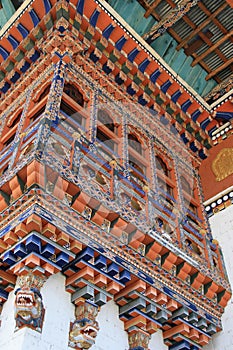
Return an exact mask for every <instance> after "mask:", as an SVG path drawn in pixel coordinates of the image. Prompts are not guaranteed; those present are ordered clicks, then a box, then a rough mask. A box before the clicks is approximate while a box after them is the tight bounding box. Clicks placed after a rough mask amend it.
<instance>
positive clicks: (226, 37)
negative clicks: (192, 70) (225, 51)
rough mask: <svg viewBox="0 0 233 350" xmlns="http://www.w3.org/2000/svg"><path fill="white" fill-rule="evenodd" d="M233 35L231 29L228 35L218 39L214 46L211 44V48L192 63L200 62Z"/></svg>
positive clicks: (193, 64)
mask: <svg viewBox="0 0 233 350" xmlns="http://www.w3.org/2000/svg"><path fill="white" fill-rule="evenodd" d="M231 35H233V30H231V31H230V32H229V33H228V34H227V35H225V36H224V37H222V38H221V39H220V40H219V41H217V42H216V43H215V44H214V45H213V46H211V47H210V48H209V49H207V50H206V51H205V52H203V54H201V55H200V56H198V57H197V58H196V59H195V60H194V61H193V62H192V64H191V66H192V67H194V66H195V65H196V64H197V63H199V62H200V61H201V60H203V58H205V57H206V56H208V55H209V54H210V53H211V52H213V51H214V50H215V49H216V48H218V47H219V46H220V45H222V44H223V43H224V42H225V41H226V40H227V39H228V38H229V37H230V36H231Z"/></svg>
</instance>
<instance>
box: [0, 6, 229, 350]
mask: <svg viewBox="0 0 233 350" xmlns="http://www.w3.org/2000/svg"><path fill="white" fill-rule="evenodd" d="M36 1H37V0H35V2H36ZM88 1H89V2H90V3H91V4H92V5H93V6H94V7H96V4H97V1H93V0H87V2H88ZM51 3H53V5H54V8H53V10H52V11H51V12H50V9H47V15H45V16H44V18H43V19H42V22H41V26H40V28H38V27H37V28H35V29H33V35H30V36H29V35H27V38H26V36H25V40H23V41H22V43H21V46H20V51H19V50H18V51H17V52H15V53H13V52H10V53H9V55H8V56H9V57H8V56H7V57H6V59H5V63H4V64H3V69H4V74H6V76H7V77H8V78H9V79H8V78H7V77H5V76H4V82H3V83H2V84H3V87H2V86H1V87H2V88H3V90H2V91H3V93H4V95H5V96H4V99H3V98H2V99H1V106H3V107H4V109H6V114H4V115H2V118H3V117H4V118H5V119H6V123H9V122H10V121H11V120H12V115H11V114H12V111H13V112H14V113H17V111H16V108H15V107H11V104H12V105H14V103H15V104H16V103H17V105H18V106H19V107H20V106H21V107H22V106H23V105H24V109H23V111H22V115H21V119H20V122H19V124H18V126H17V128H16V136H15V139H14V141H13V143H10V141H9V143H10V144H9V145H7V143H5V144H4V143H3V144H2V146H4V147H5V149H3V151H2V153H1V158H0V159H1V161H2V164H3V168H2V171H3V174H2V176H1V178H0V191H1V192H0V204H1V207H0V210H1V211H2V221H1V223H0V254H1V256H0V257H1V259H2V260H1V261H2V266H3V269H4V272H5V273H6V275H4V276H3V281H4V283H3V288H2V292H1V293H2V294H4V293H5V294H4V295H5V299H7V295H8V293H9V292H10V291H11V290H12V288H13V287H14V285H15V283H16V281H15V280H14V276H15V275H20V276H19V279H18V281H17V283H18V282H19V284H20V287H21V290H19V291H17V294H16V304H15V305H16V313H15V318H16V326H17V328H22V327H24V326H27V327H30V328H32V329H34V330H38V331H41V329H42V323H43V303H42V296H41V294H40V287H41V286H42V285H40V283H39V282H38V283H37V282H36V281H37V279H36V278H37V277H36V276H41V275H44V276H46V277H48V276H50V275H52V274H55V273H57V272H62V273H63V274H64V275H65V276H66V283H65V285H66V290H67V291H68V292H70V293H71V301H72V302H73V303H74V304H75V305H76V311H75V320H74V322H72V324H71V328H70V333H69V345H70V346H71V347H73V348H76V349H89V348H91V346H92V345H93V344H94V343H95V338H96V336H97V331H98V324H97V323H96V316H97V312H98V307H100V306H102V305H104V304H105V303H106V302H107V301H108V300H110V299H114V300H115V302H116V303H117V304H118V305H119V317H120V319H121V320H123V322H124V326H125V330H127V332H128V334H129V349H130V350H136V349H137V350H138V349H145V350H147V349H148V346H149V340H150V335H151V334H153V333H154V332H155V331H156V330H157V328H161V329H162V331H163V336H164V341H165V343H166V344H167V345H168V346H169V347H170V349H173V348H174V349H175V346H176V345H177V344H178V346H179V344H181V345H182V342H183V344H185V342H187V344H188V345H187V348H188V346H189V348H190V349H192V348H193V349H199V348H201V346H203V345H205V344H206V343H207V342H208V340H209V338H210V336H211V335H212V334H213V333H215V332H216V331H218V330H220V329H221V314H222V312H223V307H224V306H225V304H226V302H227V300H228V299H229V298H230V287H229V284H228V282H227V280H226V278H225V275H223V273H219V271H217V272H216V271H214V270H215V269H214V264H212V263H211V264H210V263H209V264H208V260H210V259H213V258H215V259H216V260H217V264H220V260H219V255H220V253H219V252H220V251H219V250H218V247H216V249H213V247H212V246H211V245H210V244H209V241H207V238H208V237H207V234H206V230H207V229H208V227H206V222H204V223H203V222H201V221H200V218H201V216H202V215H203V210H202V213H201V214H200V213H198V215H196V217H194V214H193V216H192V215H191V213H186V211H185V200H184V199H185V198H183V197H184V196H183V188H182V184H181V182H179V179H180V176H181V175H182V174H183V173H185V174H186V175H187V176H188V177H189V178H190V181H193V182H194V183H195V186H194V187H195V191H196V192H195V193H196V197H195V198H194V202H195V203H196V202H197V206H198V205H199V201H200V200H201V198H200V197H201V194H200V192H199V191H198V189H197V187H198V186H199V183H198V182H197V181H196V172H195V171H193V170H192V168H193V167H198V166H199V162H200V161H199V160H198V155H197V153H198V152H199V155H200V157H203V154H204V153H205V151H204V149H205V146H204V139H203V138H202V137H201V138H199V140H198V141H197V140H196V139H195V137H194V136H193V133H197V131H198V128H199V127H198V126H197V124H195V123H194V122H190V120H189V119H190V117H189V116H188V115H186V114H185V113H181V116H180V118H181V119H182V120H183V122H184V124H183V126H181V124H180V123H179V121H178V120H176V121H175V122H174V118H173V116H172V115H171V114H172V113H173V112H171V110H172V111H173V109H174V115H175V116H177V113H178V111H179V109H180V108H181V106H182V104H180V103H178V104H176V106H173V105H172V104H169V106H168V102H169V101H168V95H166V94H165V93H164V92H161V91H160V87H161V86H160V84H159V83H158V82H156V79H155V77H150V76H149V74H148V73H147V72H146V68H147V65H152V64H154V63H153V62H152V61H148V62H147V65H145V67H144V66H143V67H144V68H142V66H141V65H140V63H139V65H137V67H138V66H139V67H140V68H139V70H137V71H136V64H135V63H134V58H135V57H136V56H135V57H134V55H133V54H132V53H130V52H129V53H127V55H124V53H125V51H124V50H122V48H121V47H120V46H119V45H120V44H119V43H118V44H117V45H116V46H117V47H115V43H114V42H113V41H111V42H110V41H109V42H108V41H107V40H104V39H103V38H101V36H103V37H104V38H105V39H106V37H105V35H102V34H103V32H104V30H105V29H104V28H102V29H100V28H99V23H98V18H99V14H100V13H102V15H103V16H108V14H107V12H105V13H104V12H103V11H102V8H101V7H97V8H95V11H96V12H94V13H95V16H93V17H91V18H90V23H88V18H89V16H90V13H89V14H87V13H85V11H86V6H85V7H83V6H81V5H80V4H81V2H78V4H76V3H74V1H73V0H71V1H69V2H67V1H63V0H59V1H57V2H55V1H53V0H51ZM76 5H77V6H76ZM90 12H91V11H90ZM18 20H19V21H20V19H18ZM103 23H104V21H103ZM42 28H43V29H42ZM28 34H29V33H28ZM97 43H98V45H97ZM37 44H39V47H40V49H38V46H37ZM110 44H111V45H110ZM132 44H134V41H133V39H132ZM21 51H22V52H23V54H21ZM140 51H141V48H139V47H138V53H137V52H136V54H140ZM12 54H14V55H15V56H14V57H15V60H16V62H17V63H16V65H17V67H18V69H19V70H20V69H21V70H25V64H26V62H28V64H29V66H30V68H29V67H28V69H26V70H25V71H24V73H25V72H26V71H27V74H25V76H23V75H24V74H23V75H22V74H21V73H20V75H19V77H18V76H17V79H16V77H15V73H14V70H15V67H14V60H12V57H11V55H12ZM130 60H131V63H130V64H129V61H130ZM139 61H140V60H139ZM122 67H124V69H123V68H122ZM150 69H152V67H151V68H150ZM127 70H128V71H127ZM151 71H153V69H152V70H151ZM152 75H153V74H152ZM7 79H8V80H9V81H11V82H13V83H14V86H13V85H12V84H11V87H10V84H9V83H8V84H9V89H8V85H5V84H6V83H7V81H6V80H7ZM151 79H152V80H153V82H152V81H151V82H150V80H151ZM173 83H174V82H173ZM13 87H14V88H15V92H14V91H13V90H14V89H13ZM67 87H69V88H70V87H72V89H71V90H69V88H67ZM25 88H26V89H25ZM153 88H154V91H153ZM68 90H69V91H68ZM126 91H127V93H126ZM46 93H47V95H46ZM78 94H79V97H80V96H81V100H78V99H76V98H77V95H78ZM187 98H188V97H187ZM75 99H76V100H75ZM155 100H156V101H157V103H156V105H154V104H155V102H154V101H155ZM14 101H15V102H14ZM188 103H189V102H188ZM195 103H196V102H195ZM159 105H160V107H159ZM67 106H68V107H67ZM41 107H44V109H43V108H42V109H40V108H41ZM148 107H151V108H150V110H149V108H148ZM62 108H63V109H64V110H63V109H62ZM172 108H173V109H172ZM41 110H43V112H42V114H41V115H39V116H38V115H37V114H36V113H37V112H38V111H41ZM101 110H102V111H103V110H104V111H106V112H107V113H109V117H111V118H112V120H113V122H112V123H110V124H109V123H108V122H107V123H102V124H101V123H100V120H98V112H99V113H100V111H101ZM70 111H71V112H70ZM170 113H171V114H170ZM175 118H176V117H175ZM202 118H203V120H204V119H205V115H203V116H202ZM80 120H81V122H80ZM82 122H83V124H82ZM183 122H182V123H183ZM177 123H178V124H179V125H178V124H177ZM84 124H85V125H84ZM100 124H101V125H100ZM2 125H3V124H2ZM98 128H99V129H98ZM116 129H117V132H118V133H117V136H116V138H115V139H114V137H113V139H114V141H116V143H117V145H118V146H119V148H118V153H117V152H115V148H114V150H113V149H112V152H111V150H110V153H109V147H107V146H106V145H107V142H106V144H104V141H103V140H104V138H103V140H102V141H103V142H102V143H103V144H102V143H101V141H100V140H97V135H98V133H99V134H100V132H103V133H104V132H105V131H106V135H105V134H104V137H106V138H107V140H109V138H110V137H109V135H111V133H114V132H115V130H116ZM113 130H114V131H113ZM3 132H4V133H5V131H3ZM182 132H183V134H182ZM130 133H131V134H132V135H133V136H134V137H135V138H136V139H137V140H138V145H137V146H138V147H139V144H140V147H141V148H142V150H143V152H144V153H143V152H142V154H141V155H140V157H141V161H142V166H144V168H145V169H146V170H145V173H143V174H142V172H141V171H140V170H138V171H136V170H137V169H136V168H135V169H134V170H133V169H132V164H130V157H133V155H135V152H136V151H137V147H135V148H136V150H135V148H133V147H131V145H132V144H131V145H130V142H129V141H130V137H129V134H130ZM132 135H131V136H132ZM182 135H183V137H182ZM180 136H181V137H182V138H183V141H184V142H186V143H187V147H184V145H183V143H182V141H181V140H180ZM202 136H203V135H202ZM203 137H204V138H206V140H207V141H208V136H205V135H204V136H203ZM110 139H111V138H110ZM9 140H10V139H9ZM111 141H112V139H111ZM136 143H137V141H136ZM148 145H150V150H148V149H147V146H148ZM16 146H18V147H16ZM130 147H131V149H130ZM188 147H190V149H188ZM114 152H115V153H116V154H114ZM130 152H131V153H130ZM200 152H203V154H200ZM157 155H158V156H161V160H163V159H164V160H165V163H166V161H167V163H169V167H168V168H169V171H170V170H172V171H173V168H174V166H175V171H174V174H173V175H172V178H169V176H167V175H166V173H163V172H162V170H161V171H156V169H155V168H156V158H155V157H156V156H157ZM135 157H136V156H135ZM161 164H163V163H161ZM174 164H175V165H174ZM7 167H8V168H7ZM140 172H141V174H140ZM135 174H136V175H135ZM161 174H162V175H161ZM142 175H143V176H142ZM159 176H161V178H160V179H159ZM166 178H168V179H167V182H166V181H165V180H166ZM159 180H160V184H161V182H162V183H165V185H166V184H169V186H170V194H169V193H168V192H169V191H168V190H166V189H165V190H163V189H162V187H161V188H159V186H160V185H159ZM161 186H162V185H161ZM177 186H178V189H177ZM192 200H193V198H192V199H191V200H190V202H192ZM199 214H200V215H199ZM188 215H189V216H190V215H191V217H192V218H193V219H195V220H196V221H195V220H194V223H191V222H190V221H187V216H188ZM201 219H202V218H201ZM201 229H202V231H201ZM204 230H205V231H204ZM208 239H209V238H208ZM191 248H192V249H191ZM194 248H195V249H194ZM198 249H199V250H201V251H202V252H203V254H202V255H203V256H201V257H200V254H199V250H198ZM219 266H220V265H219ZM29 270H30V271H31V272H30V273H28V272H29ZM0 277H1V272H0ZM38 278H39V277H38ZM17 283H16V284H17ZM36 283H37V284H36ZM186 338H187V339H189V340H190V341H188V340H187V339H186ZM184 346H186V345H184Z"/></svg>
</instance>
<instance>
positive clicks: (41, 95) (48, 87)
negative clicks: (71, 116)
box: [37, 85, 51, 102]
mask: <svg viewBox="0 0 233 350" xmlns="http://www.w3.org/2000/svg"><path fill="white" fill-rule="evenodd" d="M50 87H51V85H48V86H46V88H45V89H44V90H43V91H42V93H41V94H40V96H39V98H38V101H37V102H40V101H42V100H43V98H44V97H45V96H47V95H48V94H49V90H50Z"/></svg>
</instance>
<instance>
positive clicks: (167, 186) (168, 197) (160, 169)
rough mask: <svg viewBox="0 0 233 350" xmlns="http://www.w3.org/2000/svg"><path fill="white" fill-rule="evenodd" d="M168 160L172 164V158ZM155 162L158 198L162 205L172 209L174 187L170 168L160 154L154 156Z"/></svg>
mask: <svg viewBox="0 0 233 350" xmlns="http://www.w3.org/2000/svg"><path fill="white" fill-rule="evenodd" d="M168 160H169V164H172V160H171V159H168ZM155 164H156V174H157V182H158V187H159V193H160V198H161V200H162V202H163V205H165V207H167V208H168V209H169V210H172V209H173V207H174V199H175V198H174V188H175V179H174V173H173V171H172V168H171V167H169V166H168V165H167V162H166V161H165V160H164V159H163V157H162V156H161V155H156V156H155Z"/></svg>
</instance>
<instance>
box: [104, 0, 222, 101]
mask: <svg viewBox="0 0 233 350" xmlns="http://www.w3.org/2000/svg"><path fill="white" fill-rule="evenodd" d="M108 3H109V4H110V5H111V6H112V7H113V8H114V9H115V11H116V12H118V13H119V15H120V16H122V17H123V18H124V20H125V21H126V22H127V23H128V24H129V25H130V26H131V27H132V28H133V29H134V30H135V31H136V32H137V33H138V34H139V35H143V34H144V33H146V32H148V31H149V30H150V29H151V28H152V26H153V25H154V24H155V23H156V21H155V19H154V18H153V17H152V16H149V17H148V18H147V19H146V18H145V17H144V13H145V10H144V8H143V7H142V6H141V5H140V4H139V3H138V1H137V0H124V1H123V0H109V1H108ZM176 45H177V42H176V40H175V39H173V38H172V36H171V35H170V34H169V33H168V32H165V33H164V34H163V35H161V36H160V37H158V38H157V39H156V40H155V41H154V42H153V43H152V44H151V47H152V48H153V49H154V50H155V51H156V52H157V53H158V54H159V55H160V56H161V57H162V58H163V59H164V61H165V62H166V63H167V64H168V65H170V67H171V68H172V69H173V70H174V71H175V72H176V73H177V74H179V75H180V76H181V77H182V78H183V79H184V80H185V81H186V82H187V83H188V84H189V85H190V86H191V87H192V88H193V89H194V90H195V91H196V92H197V93H199V94H200V95H202V96H203V94H207V92H206V91H210V90H211V88H213V87H214V86H215V85H217V82H216V81H215V80H214V79H211V80H210V81H209V82H207V81H206V80H205V77H206V75H207V73H206V71H205V70H204V69H203V68H202V67H201V66H200V65H197V66H195V67H192V66H191V62H192V58H191V57H188V56H186V55H185V53H184V50H183V49H182V50H180V51H176V49H175V48H176ZM201 79H203V80H202V81H201Z"/></svg>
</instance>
